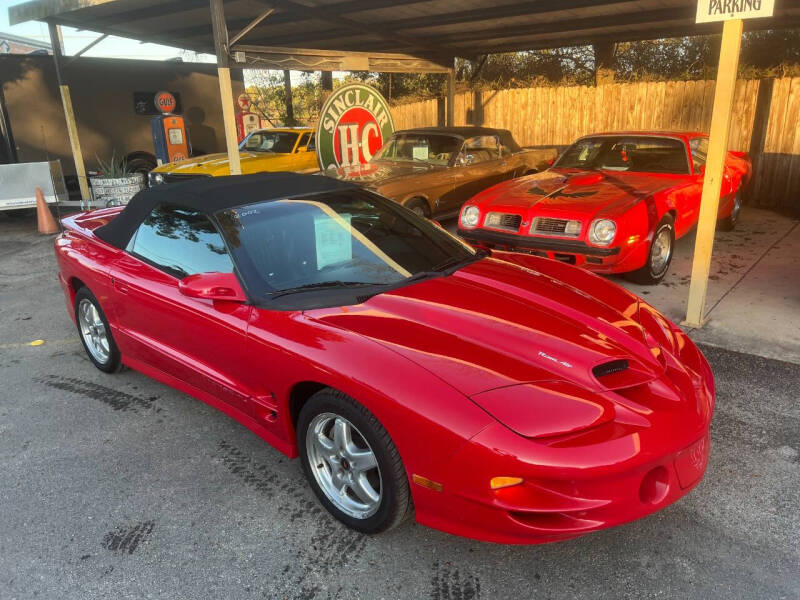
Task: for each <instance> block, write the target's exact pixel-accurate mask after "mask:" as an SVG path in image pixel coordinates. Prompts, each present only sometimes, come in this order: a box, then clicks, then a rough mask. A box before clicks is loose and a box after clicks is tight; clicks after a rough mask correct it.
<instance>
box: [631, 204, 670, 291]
mask: <svg viewBox="0 0 800 600" xmlns="http://www.w3.org/2000/svg"><path fill="white" fill-rule="evenodd" d="M674 250H675V221H674V219H673V218H672V215H664V218H663V219H661V222H660V223H659V224H658V227H656V231H655V233H654V234H653V241H652V242H651V243H650V249H649V250H648V252H647V262H646V263H645V265H644V266H643V267H642V268H641V269H638V270H636V271H632V272H630V273H628V274H627V275H626V277H627V278H628V279H630V280H631V281H633V282H635V283H639V284H642V285H655V284H657V283H658V282H660V281H661V280H662V279H664V276H665V275H666V274H667V272H668V271H669V265H670V264H671V263H672V254H673V252H674Z"/></svg>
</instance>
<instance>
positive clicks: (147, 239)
mask: <svg viewBox="0 0 800 600" xmlns="http://www.w3.org/2000/svg"><path fill="white" fill-rule="evenodd" d="M128 251H129V252H130V253H131V254H133V255H134V256H136V257H138V258H140V259H142V260H144V261H145V262H147V263H149V264H151V265H153V266H154V267H156V268H158V269H161V270H162V271H165V272H166V273H169V274H170V275H172V276H174V277H178V278H183V277H186V276H187V275H194V274H195V273H211V272H214V271H216V272H220V273H232V272H233V263H232V262H231V258H230V256H229V255H228V250H227V248H226V247H225V242H224V241H223V240H222V236H221V235H220V234H219V232H217V230H216V228H215V227H214V224H213V223H212V222H211V221H210V220H209V218H208V217H207V216H205V215H203V214H201V213H198V212H196V211H193V210H189V209H186V208H180V207H175V206H167V205H162V206H157V207H156V208H154V209H153V211H152V212H151V213H150V214H149V215H147V217H146V218H145V220H144V221H143V222H142V224H141V225H140V226H139V228H138V229H137V230H136V233H135V235H134V237H133V238H132V239H131V242H130V244H128Z"/></svg>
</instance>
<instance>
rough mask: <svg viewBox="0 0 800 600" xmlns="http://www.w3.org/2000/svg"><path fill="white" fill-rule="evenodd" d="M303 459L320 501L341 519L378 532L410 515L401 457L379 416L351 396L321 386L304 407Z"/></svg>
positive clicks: (301, 426) (300, 442)
mask: <svg viewBox="0 0 800 600" xmlns="http://www.w3.org/2000/svg"><path fill="white" fill-rule="evenodd" d="M297 432H298V440H297V445H298V448H299V450H300V461H301V463H302V465H303V471H304V472H305V475H306V478H307V479H308V482H309V484H310V485H311V488H312V489H313V490H314V493H315V494H316V496H317V498H318V499H319V501H320V503H321V504H322V505H323V506H324V507H325V508H326V509H327V510H328V512H330V513H331V514H332V515H333V516H334V517H336V518H337V519H339V521H341V522H342V523H344V524H345V525H347V526H348V527H351V528H353V529H355V530H357V531H360V532H362V533H379V532H381V531H386V530H388V529H391V528H393V527H396V526H397V525H399V524H400V523H401V522H402V521H403V520H404V519H405V518H406V516H407V515H408V512H409V511H408V509H409V505H410V502H411V500H410V498H411V496H410V492H409V489H408V478H407V476H406V471H405V467H404V466H403V461H402V460H401V458H400V454H399V453H398V451H397V448H396V447H395V445H394V442H392V438H391V437H390V436H389V433H388V432H387V431H386V430H385V429H384V428H383V426H382V425H381V424H380V422H379V421H378V419H376V418H375V416H374V415H373V414H372V413H370V412H369V411H368V410H367V409H366V408H364V407H363V406H362V405H361V404H359V403H358V402H356V401H355V400H353V399H352V398H350V397H349V396H347V395H345V394H343V393H341V392H338V391H335V390H332V389H323V390H320V391H319V392H317V393H316V394H314V395H313V396H312V397H311V398H310V399H309V400H308V402H306V403H305V405H304V406H303V408H302V409H301V411H300V415H299V417H298V422H297Z"/></svg>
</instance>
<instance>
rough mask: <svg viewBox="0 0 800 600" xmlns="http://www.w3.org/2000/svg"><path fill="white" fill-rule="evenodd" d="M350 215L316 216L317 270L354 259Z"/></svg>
mask: <svg viewBox="0 0 800 600" xmlns="http://www.w3.org/2000/svg"><path fill="white" fill-rule="evenodd" d="M350 232H351V227H350V215H339V216H338V217H337V218H336V219H332V218H330V217H328V216H321V217H314V238H315V239H314V241H315V242H316V246H317V270H319V269H323V268H325V267H327V266H328V265H335V264H338V263H342V262H347V261H350V260H352V259H353V242H352V236H351V233H350Z"/></svg>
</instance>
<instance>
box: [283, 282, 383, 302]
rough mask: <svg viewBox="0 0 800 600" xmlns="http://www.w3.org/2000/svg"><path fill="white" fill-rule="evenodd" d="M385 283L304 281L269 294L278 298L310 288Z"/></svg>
mask: <svg viewBox="0 0 800 600" xmlns="http://www.w3.org/2000/svg"><path fill="white" fill-rule="evenodd" d="M376 285H386V284H384V283H369V282H366V281H319V282H317V283H306V284H305V285H300V286H297V287H293V288H286V289H285V290H278V291H276V292H272V293H270V294H269V297H270V298H280V297H281V296H286V295H288V294H298V293H300V292H307V291H310V290H332V289H337V288H352V287H366V286H376Z"/></svg>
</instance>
